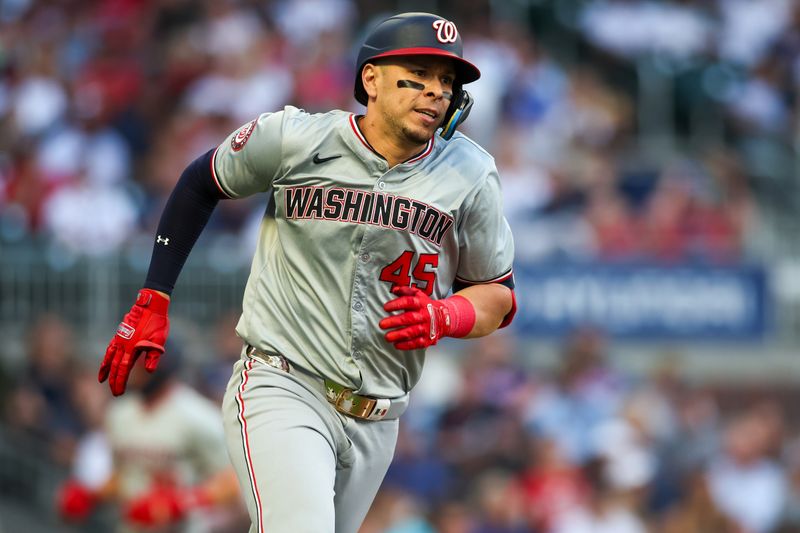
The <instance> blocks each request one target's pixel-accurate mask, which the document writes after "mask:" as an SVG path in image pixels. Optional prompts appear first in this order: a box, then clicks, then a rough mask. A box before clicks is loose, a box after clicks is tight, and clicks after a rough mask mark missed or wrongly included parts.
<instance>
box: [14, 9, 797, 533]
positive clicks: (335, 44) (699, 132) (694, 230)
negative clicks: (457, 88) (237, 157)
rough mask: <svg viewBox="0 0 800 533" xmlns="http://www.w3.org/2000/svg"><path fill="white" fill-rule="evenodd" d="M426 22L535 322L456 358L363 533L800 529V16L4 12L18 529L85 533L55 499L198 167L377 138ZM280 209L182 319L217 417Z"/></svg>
mask: <svg viewBox="0 0 800 533" xmlns="http://www.w3.org/2000/svg"><path fill="white" fill-rule="evenodd" d="M409 10H424V11H434V12H436V13H439V14H441V15H443V16H445V17H448V18H451V19H452V20H454V21H455V22H456V23H457V25H458V28H459V29H460V32H461V34H462V37H463V40H464V43H465V57H467V58H469V59H470V60H471V61H472V62H474V63H475V64H477V66H478V67H479V68H480V69H481V71H482V73H483V76H482V78H481V79H480V80H479V81H478V82H476V83H474V84H472V85H470V86H469V87H468V88H469V90H470V91H471V92H472V93H473V95H474V96H475V99H476V102H477V103H476V104H475V107H474V109H473V111H472V114H471V116H470V117H469V120H468V121H467V122H466V123H465V124H464V127H463V128H462V129H463V131H464V132H465V133H466V134H467V135H469V136H471V137H473V138H474V139H476V140H477V141H478V142H479V143H481V144H482V145H483V146H484V147H486V148H487V149H488V150H489V151H490V152H491V153H492V154H493V155H494V156H495V158H496V162H497V166H498V169H499V171H500V176H501V179H502V183H503V187H504V194H505V204H504V208H505V212H506V216H507V218H508V220H509V223H510V224H511V227H512V230H513V231H514V234H515V239H516V247H517V256H516V263H515V272H516V281H517V297H518V300H519V313H518V315H517V318H516V321H515V322H514V324H513V325H512V326H511V327H510V328H508V329H507V330H503V331H501V332H498V333H496V334H495V335H492V336H491V337H488V338H486V339H483V340H480V341H471V342H461V341H452V342H447V343H443V344H442V345H440V346H437V347H436V348H435V349H432V350H430V356H429V357H428V362H427V364H426V370H425V373H424V376H423V379H422V382H421V383H420V385H419V387H418V388H417V389H416V391H415V394H414V396H413V401H412V404H411V407H410V410H409V412H408V413H407V414H406V415H405V417H404V418H403V420H402V423H401V437H400V441H399V443H398V447H397V452H396V457H395V463H394V464H393V466H392V468H391V469H390V472H389V474H388V476H387V479H386V482H385V483H384V487H383V488H382V490H381V492H380V494H379V495H378V498H377V499H376V501H375V503H374V505H373V509H372V511H371V512H370V515H369V516H368V518H367V521H366V522H365V524H364V526H363V529H362V533H521V532H535V533H584V532H589V531H592V532H601V533H606V532H607V533H627V532H631V533H635V532H640V531H654V532H664V533H716V532H720V533H728V532H730V533H769V532H782V533H788V532H797V531H800V412H799V411H798V409H799V408H798V406H799V405H800V353H798V349H799V348H800V214H798V213H800V153H799V152H798V147H799V145H798V142H800V101H799V100H798V97H797V88H798V87H800V2H796V1H794V0H672V1H668V0H662V1H658V0H559V1H556V0H552V1H547V0H440V1H432V2H416V1H411V0H376V1H368V0H291V1H290V0H285V1H281V0H275V1H267V0H258V1H256V0H205V1H202V0H191V1H190V0H105V1H101V0H97V1H89V0H47V1H44V0H0V338H2V339H3V342H2V343H0V530H1V531H3V532H9V531H12V532H13V531H22V530H27V531H60V530H63V531H70V530H72V529H70V528H69V527H68V526H67V525H65V524H63V523H62V522H60V520H59V518H58V516H57V513H56V511H55V506H54V504H53V501H54V497H55V496H54V495H55V493H56V489H57V487H59V485H60V484H61V483H62V482H63V481H64V479H66V478H68V477H70V476H74V475H76V468H78V467H77V466H76V453H77V452H76V450H79V449H81V448H82V444H85V440H86V438H87V436H89V435H94V434H95V433H96V432H97V430H98V428H102V427H103V418H104V413H105V411H106V410H107V408H108V405H109V404H110V403H111V402H109V400H110V394H109V393H108V392H107V388H106V387H104V386H99V385H97V384H96V369H97V366H98V364H99V361H100V359H101V356H102V353H103V351H104V348H105V345H106V343H107V342H108V339H109V338H110V336H111V334H112V333H113V331H114V328H115V326H116V324H117V322H118V320H119V318H120V317H121V316H122V314H123V313H124V312H125V311H127V309H128V308H129V306H130V304H131V302H132V301H133V299H134V297H135V294H136V290H137V289H138V288H139V287H140V286H141V283H142V282H143V280H144V277H145V273H146V268H147V265H148V262H149V258H150V252H151V247H152V241H153V235H154V231H155V228H156V225H157V222H158V218H159V215H160V212H161V209H162V207H163V205H164V203H165V201H166V198H167V196H168V194H169V192H170V191H171V189H172V187H173V185H174V183H175V182H176V180H177V178H178V176H179V175H180V173H181V171H182V169H183V168H184V166H185V165H186V164H187V163H188V162H190V161H191V160H193V159H194V158H195V157H197V156H198V155H199V154H201V153H203V152H205V151H206V150H208V149H209V148H212V147H213V146H215V145H217V144H218V143H219V142H221V140H223V139H224V138H225V137H226V136H227V135H228V134H229V133H230V132H231V131H233V130H234V129H236V128H237V127H238V126H240V125H241V124H243V123H245V122H248V121H250V120H252V119H253V118H255V117H256V116H257V115H258V114H260V113H261V112H265V111H272V110H276V109H280V108H281V107H282V106H284V105H286V104H292V105H295V106H297V107H301V108H304V109H306V110H308V111H326V110H328V109H331V108H340V109H346V110H352V111H354V112H361V109H360V108H359V106H358V105H357V104H356V102H355V101H354V100H353V97H352V92H353V78H354V65H353V63H354V58H355V56H356V53H357V47H358V45H359V44H360V40H361V39H362V37H363V35H364V33H365V31H366V30H367V29H369V28H370V27H371V25H372V24H374V23H375V22H376V21H378V20H380V19H381V18H382V17H384V16H387V15H389V14H392V13H394V12H399V11H409ZM264 209H265V198H264V197H263V196H259V197H254V198H250V199H248V200H243V201H236V202H221V203H220V204H219V207H218V208H217V210H216V212H215V213H214V216H213V218H212V220H211V222H210V223H209V226H208V227H207V229H206V231H205V233H204V235H203V236H202V237H201V240H200V242H199V243H198V245H197V246H196V247H195V249H194V252H193V254H192V256H191V258H190V260H189V262H188V264H187V266H186V268H185V269H184V272H183V274H182V277H181V279H180V282H179V284H178V287H177V289H176V291H175V293H174V295H173V296H174V303H173V305H172V313H171V318H172V332H171V337H172V338H173V339H175V340H176V342H179V343H180V344H181V346H183V351H184V357H183V358H182V361H183V369H182V371H181V373H180V376H181V378H182V380H183V381H184V382H185V383H187V384H189V385H191V386H192V387H194V388H196V389H197V390H198V391H200V392H201V393H202V394H203V395H205V396H206V397H208V398H210V399H211V400H212V401H214V402H218V401H219V398H220V397H221V394H222V391H223V390H224V387H225V385H226V382H227V380H228V378H229V376H230V367H231V364H232V362H233V360H235V359H236V358H237V357H238V350H239V343H238V340H237V339H236V337H235V336H234V333H233V326H234V324H235V320H236V318H237V317H238V313H239V310H240V300H241V294H242V289H243V286H244V282H245V279H246V275H247V272H248V269H249V262H250V259H251V254H252V251H253V250H254V247H255V238H256V231H257V224H258V221H259V219H260V218H261V216H262V214H263V212H264ZM106 511H107V513H106V514H105V515H104V516H101V517H99V518H98V517H95V518H93V519H92V520H91V522H92V524H93V525H84V526H79V527H78V528H75V530H80V529H83V530H89V529H91V528H94V529H93V530H96V531H110V530H112V527H113V526H111V525H109V524H111V523H113V520H114V512H113V509H111V510H106ZM109 520H110V521H111V522H109ZM200 527H201V529H199V530H214V525H213V524H211V523H207V524H201V526H200ZM220 527H221V526H217V529H216V530H218V531H225V529H220ZM203 528H205V529H203Z"/></svg>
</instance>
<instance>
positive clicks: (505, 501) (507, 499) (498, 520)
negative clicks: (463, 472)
mask: <svg viewBox="0 0 800 533" xmlns="http://www.w3.org/2000/svg"><path fill="white" fill-rule="evenodd" d="M475 491H476V493H475V495H474V498H475V500H476V504H477V506H478V510H479V515H478V516H479V518H478V520H477V524H476V525H475V528H474V529H473V530H472V531H474V533H530V532H532V531H533V530H532V529H530V528H529V527H528V526H527V525H526V524H525V516H524V512H523V507H522V497H521V494H520V492H519V490H518V488H517V487H516V486H515V484H514V483H513V479H512V478H511V476H510V475H508V474H506V473H504V472H502V471H499V470H488V471H486V472H485V473H483V474H481V475H480V476H479V477H478V479H477V485H476V489H475Z"/></svg>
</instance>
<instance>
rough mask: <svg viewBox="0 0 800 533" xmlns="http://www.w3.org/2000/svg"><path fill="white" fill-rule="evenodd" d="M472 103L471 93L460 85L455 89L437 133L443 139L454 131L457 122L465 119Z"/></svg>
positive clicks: (473, 101)
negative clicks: (440, 129)
mask: <svg viewBox="0 0 800 533" xmlns="http://www.w3.org/2000/svg"><path fill="white" fill-rule="evenodd" d="M474 103H475V100H473V99H472V95H471V94H469V92H467V91H465V90H464V89H461V88H460V87H459V88H458V90H456V91H455V93H454V94H453V101H452V102H450V106H449V107H448V108H447V112H446V113H445V115H444V121H443V122H442V131H441V132H439V135H440V136H441V137H442V138H443V139H445V140H448V139H450V138H451V137H452V136H453V134H454V133H455V132H456V128H458V126H459V124H461V123H462V122H464V121H465V120H467V117H468V116H469V112H470V111H471V110H472V104H474Z"/></svg>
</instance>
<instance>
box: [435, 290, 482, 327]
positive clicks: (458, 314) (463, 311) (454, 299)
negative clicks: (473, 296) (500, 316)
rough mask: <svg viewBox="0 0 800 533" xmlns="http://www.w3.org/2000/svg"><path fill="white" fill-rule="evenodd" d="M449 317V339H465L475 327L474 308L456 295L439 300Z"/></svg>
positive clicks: (466, 300) (467, 301)
mask: <svg viewBox="0 0 800 533" xmlns="http://www.w3.org/2000/svg"><path fill="white" fill-rule="evenodd" d="M440 301H441V302H442V305H443V306H444V307H445V308H446V309H447V311H448V313H449V315H450V332H449V335H448V336H449V337H466V336H467V335H469V334H470V332H471V331H472V328H473V327H475V306H473V305H472V302H470V301H469V300H468V299H466V298H464V297H463V296H459V295H458V294H456V295H453V296H451V297H450V298H445V299H444V300H440Z"/></svg>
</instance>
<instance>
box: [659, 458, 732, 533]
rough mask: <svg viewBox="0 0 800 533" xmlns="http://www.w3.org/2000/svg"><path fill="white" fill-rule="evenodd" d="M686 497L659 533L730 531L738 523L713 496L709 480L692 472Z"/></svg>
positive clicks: (667, 515) (666, 520)
mask: <svg viewBox="0 0 800 533" xmlns="http://www.w3.org/2000/svg"><path fill="white" fill-rule="evenodd" d="M684 493H685V497H684V498H683V499H682V500H681V502H680V503H679V504H677V505H676V506H675V508H673V509H671V510H670V511H669V512H668V513H667V514H666V516H665V518H664V520H663V523H662V525H661V527H660V528H659V530H658V531H659V532H660V533H731V532H733V531H736V524H735V523H734V522H733V521H732V520H731V519H729V518H728V517H726V516H725V515H724V514H723V513H722V512H721V511H720V510H719V508H718V507H717V505H716V504H715V503H714V501H713V499H712V498H711V494H710V492H709V487H708V479H707V478H706V476H705V475H703V474H702V473H701V472H693V473H692V474H690V475H689V476H688V477H687V479H686V487H684Z"/></svg>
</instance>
